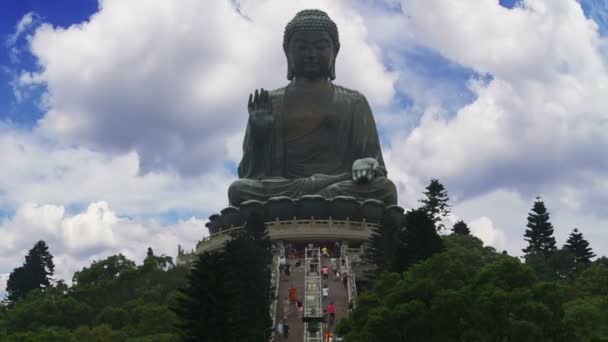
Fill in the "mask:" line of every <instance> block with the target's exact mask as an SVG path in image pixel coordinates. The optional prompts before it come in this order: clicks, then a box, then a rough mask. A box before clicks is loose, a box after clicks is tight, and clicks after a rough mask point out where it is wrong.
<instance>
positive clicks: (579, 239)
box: [564, 228, 595, 269]
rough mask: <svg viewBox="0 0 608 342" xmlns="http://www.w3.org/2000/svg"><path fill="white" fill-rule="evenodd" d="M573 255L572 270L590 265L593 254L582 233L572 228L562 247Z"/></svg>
mask: <svg viewBox="0 0 608 342" xmlns="http://www.w3.org/2000/svg"><path fill="white" fill-rule="evenodd" d="M564 249H568V250H570V252H571V253H572V254H573V255H574V268H575V269H576V268H581V267H584V266H586V265H589V264H590V263H591V259H592V258H593V257H595V253H593V251H592V250H591V247H589V242H588V241H587V240H585V238H583V233H581V232H579V231H578V229H577V228H574V230H573V231H572V233H570V237H568V240H567V241H566V244H565V245H564Z"/></svg>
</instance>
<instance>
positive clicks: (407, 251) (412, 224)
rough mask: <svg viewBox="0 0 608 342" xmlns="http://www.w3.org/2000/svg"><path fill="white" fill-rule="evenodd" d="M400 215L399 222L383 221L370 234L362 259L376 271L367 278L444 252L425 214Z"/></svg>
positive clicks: (408, 265)
mask: <svg viewBox="0 0 608 342" xmlns="http://www.w3.org/2000/svg"><path fill="white" fill-rule="evenodd" d="M402 216H403V219H402V220H399V221H400V222H393V221H394V220H391V219H390V218H389V219H383V220H382V222H381V224H380V225H379V226H378V227H377V228H375V229H374V231H373V232H372V236H371V238H370V244H369V248H368V250H367V253H366V256H365V257H366V259H367V260H368V261H370V262H371V263H373V264H374V265H375V266H376V269H375V270H374V271H373V273H372V274H368V275H367V276H368V277H371V278H373V279H375V278H377V276H378V275H379V274H380V273H381V272H384V271H388V272H396V273H401V272H404V271H405V270H407V269H408V268H409V267H410V266H411V265H413V264H415V263H417V262H419V261H422V260H425V259H428V258H429V257H431V256H432V255H433V254H435V253H438V252H442V251H443V250H444V249H445V248H444V246H443V242H442V241H441V237H439V235H438V234H437V230H436V229H435V222H434V221H433V219H432V218H431V217H430V216H429V214H428V212H427V211H425V210H424V209H422V208H419V209H413V210H410V211H408V212H407V213H405V215H402Z"/></svg>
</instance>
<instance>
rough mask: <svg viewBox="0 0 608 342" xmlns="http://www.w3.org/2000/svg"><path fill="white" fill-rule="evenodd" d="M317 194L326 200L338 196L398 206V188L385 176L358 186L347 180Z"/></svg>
mask: <svg viewBox="0 0 608 342" xmlns="http://www.w3.org/2000/svg"><path fill="white" fill-rule="evenodd" d="M317 194H319V195H321V196H323V197H325V198H334V197H336V196H352V197H354V198H356V199H358V200H360V201H364V200H366V199H377V200H380V201H382V202H384V204H385V205H391V204H397V188H396V187H395V184H394V183H393V182H392V181H391V180H390V179H388V178H386V177H384V176H379V177H374V179H372V181H371V182H369V183H363V184H358V183H355V182H353V181H352V180H345V181H341V182H338V183H335V184H332V185H330V186H328V187H325V188H323V189H322V190H320V191H319V192H318V193H317Z"/></svg>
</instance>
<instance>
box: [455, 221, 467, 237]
mask: <svg viewBox="0 0 608 342" xmlns="http://www.w3.org/2000/svg"><path fill="white" fill-rule="evenodd" d="M452 232H453V233H454V234H461V235H470V234H471V230H470V229H469V226H467V224H466V223H465V222H464V221H463V220H460V221H458V222H456V223H454V226H453V227H452Z"/></svg>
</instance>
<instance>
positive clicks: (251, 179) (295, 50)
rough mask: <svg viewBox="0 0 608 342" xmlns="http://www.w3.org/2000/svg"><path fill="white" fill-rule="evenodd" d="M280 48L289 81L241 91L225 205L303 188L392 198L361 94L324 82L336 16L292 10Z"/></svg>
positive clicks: (330, 68)
mask: <svg viewBox="0 0 608 342" xmlns="http://www.w3.org/2000/svg"><path fill="white" fill-rule="evenodd" d="M283 50H284V51H285V55H286V57H287V65H288V71H287V78H288V79H289V81H290V83H289V84H288V85H287V86H286V87H283V88H279V89H276V90H273V91H270V92H269V91H266V90H264V89H261V90H259V91H258V90H256V91H255V93H254V94H251V95H250V96H249V103H248V110H249V122H248V124H247V129H246V133H245V139H244V143H243V158H242V160H241V162H240V164H239V168H238V174H239V178H240V179H239V180H237V181H235V182H234V183H232V185H231V186H230V188H229V190H228V197H229V200H230V203H231V205H233V206H239V205H240V204H241V203H242V202H244V201H246V200H259V201H266V200H268V199H269V198H271V197H276V196H287V197H290V198H293V199H297V198H299V197H301V196H304V195H321V196H323V197H325V198H333V197H336V196H352V197H354V198H356V199H358V200H366V199H377V200H381V201H383V202H384V203H385V204H386V205H390V204H395V203H397V191H396V188H395V185H394V184H393V182H391V181H390V180H389V179H388V178H387V177H386V176H387V174H386V169H385V166H384V160H383V158H382V151H381V149H380V141H379V139H378V132H377V130H376V124H375V121H374V118H373V116H372V112H371V109H370V107H369V104H368V102H367V100H366V98H365V96H363V95H362V94H361V93H359V92H357V91H355V90H350V89H347V88H344V87H342V86H339V85H336V84H334V83H333V82H332V81H333V80H334V79H335V76H336V73H335V62H336V56H337V54H338V51H339V50H340V41H339V38H338V29H337V27H336V24H335V23H334V22H333V21H332V20H331V19H330V18H329V16H328V15H327V14H326V13H325V12H323V11H320V10H303V11H300V12H298V13H297V14H296V16H295V18H294V19H293V20H292V21H290V22H289V23H288V24H287V27H286V28H285V34H284V40H283Z"/></svg>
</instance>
